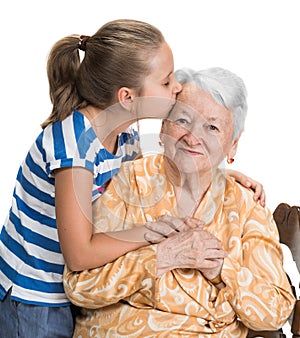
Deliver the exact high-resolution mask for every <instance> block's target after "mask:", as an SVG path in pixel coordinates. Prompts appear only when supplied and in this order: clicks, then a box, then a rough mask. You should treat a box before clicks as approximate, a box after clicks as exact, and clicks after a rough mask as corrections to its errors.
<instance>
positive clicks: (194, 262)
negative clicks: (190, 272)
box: [145, 215, 227, 280]
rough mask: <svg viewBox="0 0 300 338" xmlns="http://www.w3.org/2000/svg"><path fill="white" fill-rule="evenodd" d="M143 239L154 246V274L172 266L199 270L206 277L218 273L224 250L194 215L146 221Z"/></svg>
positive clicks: (214, 276) (158, 274)
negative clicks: (145, 231)
mask: <svg viewBox="0 0 300 338" xmlns="http://www.w3.org/2000/svg"><path fill="white" fill-rule="evenodd" d="M145 227H146V228H147V229H148V230H150V231H149V232H147V233H146V234H145V239H146V240H147V241H148V242H150V243H156V244H158V245H157V277H160V276H161V275H162V274H164V273H166V272H168V271H170V270H172V269H176V268H189V269H197V270H199V271H201V273H202V275H203V276H204V277H205V278H207V279H208V280H212V279H214V278H216V277H217V276H219V275H220V273H221V269H222V266H223V261H224V258H225V257H226V256H227V252H226V251H224V250H223V249H222V243H221V241H220V240H219V239H217V238H216V237H215V236H214V235H212V234H211V233H209V232H208V231H206V230H204V224H203V222H201V221H199V220H197V219H195V218H186V219H179V218H176V217H173V216H168V215H166V216H161V217H160V218H159V219H158V220H157V221H156V222H147V223H146V224H145Z"/></svg>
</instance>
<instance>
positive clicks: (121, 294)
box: [64, 68, 294, 338]
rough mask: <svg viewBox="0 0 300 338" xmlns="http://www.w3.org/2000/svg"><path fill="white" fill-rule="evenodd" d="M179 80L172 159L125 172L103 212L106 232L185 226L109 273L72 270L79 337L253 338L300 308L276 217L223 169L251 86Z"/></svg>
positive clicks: (197, 75) (168, 137)
mask: <svg viewBox="0 0 300 338" xmlns="http://www.w3.org/2000/svg"><path fill="white" fill-rule="evenodd" d="M177 78H178V79H179V80H180V82H181V83H182V84H184V85H183V90H182V92H181V93H180V95H179V97H178V102H177V103H176V105H175V107H174V108H173V110H172V111H171V112H170V115H169V117H168V120H165V121H164V122H163V125H162V129H161V140H162V142H163V143H164V154H156V155H153V156H149V157H145V158H142V159H139V160H136V161H134V162H131V163H126V164H124V166H123V168H122V169H121V171H120V173H119V174H118V175H117V176H115V177H114V178H113V179H112V181H111V184H110V185H109V187H108V188H107V191H106V192H105V193H104V194H103V196H102V197H101V198H100V199H98V201H97V204H96V205H95V206H94V208H95V210H94V211H95V213H96V214H97V210H101V213H100V212H99V213H98V216H96V219H95V224H96V227H95V231H103V232H105V231H117V230H123V229H130V228H132V227H136V226H139V225H143V224H145V223H146V222H147V227H148V228H149V229H151V230H152V231H154V233H155V231H156V229H157V228H156V227H157V226H158V225H159V224H161V225H163V226H164V227H165V233H166V234H168V233H169V232H170V231H171V230H172V229H171V228H172V227H174V225H172V224H173V223H174V222H173V221H174V219H175V218H176V219H177V220H178V229H175V231H174V230H173V234H172V236H169V237H168V238H166V239H164V240H161V235H160V234H161V233H162V232H163V231H162V230H161V229H158V230H157V231H158V235H157V238H156V236H154V235H151V236H149V235H148V237H147V235H146V238H147V239H148V240H149V241H151V242H152V244H151V245H148V246H146V247H143V248H140V249H138V250H136V251H133V252H129V253H127V254H126V255H124V256H122V257H120V258H118V259H116V260H115V261H114V262H113V263H110V264H107V265H105V266H104V267H101V268H97V269H93V270H89V271H83V272H81V273H79V272H78V273H75V272H71V271H68V270H67V269H66V271H65V276H64V277H65V280H64V285H65V290H66V293H67V295H68V297H69V298H70V300H71V301H72V302H73V303H74V304H76V305H78V306H80V307H83V308H82V310H81V314H80V315H79V316H78V317H77V320H76V329H75V336H76V337H79V336H80V337H95V336H97V337H203V338H205V337H239V338H242V337H246V335H247V331H248V329H247V327H249V328H252V329H254V330H274V329H277V328H279V327H281V326H282V325H283V324H284V322H285V321H286V320H287V318H288V316H289V314H290V313H291V311H292V309H293V305H294V297H293V295H292V292H291V289H290V285H289V282H288V280H287V278H286V274H285V272H284V270H283V267H282V251H281V247H280V245H279V241H278V232H277V228H276V225H275V223H274V221H273V219H272V215H271V213H270V211H269V210H268V209H267V208H263V207H262V206H261V205H260V204H259V203H257V202H255V201H254V200H253V192H252V191H251V190H249V189H247V188H245V187H243V186H241V185H240V184H238V183H237V182H236V181H235V180H234V179H232V178H230V177H228V176H227V175H226V174H225V173H224V170H222V169H221V167H222V166H221V164H222V162H223V160H224V159H226V158H227V160H228V161H229V162H231V161H232V159H233V158H234V156H235V153H236V150H237V145H238V141H239V137H240V134H241V132H242V131H243V128H244V121H245V116H246V110H247V104H246V89H245V87H244V84H243V82H242V80H241V79H240V78H239V77H237V76H236V75H234V74H232V73H231V72H229V71H227V70H224V69H220V68H210V69H207V70H204V71H199V72H194V71H192V70H182V71H180V72H178V73H177ZM186 219H188V220H189V221H186V222H184V220H186ZM155 220H158V222H154V221H155ZM170 220H172V222H169V221H170ZM180 220H182V221H180ZM197 220H201V222H199V221H197ZM152 221H153V222H152ZM144 233H145V228H144V227H143V226H141V236H143V235H144Z"/></svg>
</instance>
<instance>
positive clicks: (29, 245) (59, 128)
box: [0, 111, 139, 306]
mask: <svg viewBox="0 0 300 338" xmlns="http://www.w3.org/2000/svg"><path fill="white" fill-rule="evenodd" d="M138 149H139V138H138V134H137V132H136V131H133V130H127V131H126V132H124V133H122V134H120V136H119V147H118V150H117V152H116V155H113V154H111V153H109V152H108V151H107V150H106V149H105V148H104V147H103V145H102V143H101V142H100V140H99V139H98V138H97V136H96V134H95V132H94V130H93V128H92V127H91V124H90V122H89V120H88V119H87V118H86V117H84V115H83V114H81V113H80V112H79V111H75V112H74V113H73V114H72V115H70V116H69V117H67V118H66V119H65V120H63V121H58V122H55V123H53V124H50V125H48V126H47V127H46V128H45V129H44V130H43V131H42V132H41V133H40V135H39V136H38V137H37V139H36V141H35V142H34V144H33V145H32V147H31V148H30V150H29V152H28V154H27V156H26V158H25V160H24V162H23V163H22V165H21V166H20V169H19V172H18V174H17V179H16V185H15V189H14V193H13V199H12V206H11V209H10V211H9V214H8V217H7V219H6V221H5V223H4V225H3V227H2V231H1V234H0V299H3V298H4V297H5V295H6V293H7V291H8V290H9V289H10V288H11V287H12V293H11V298H12V299H14V300H17V301H20V302H25V303H28V304H37V305H46V306H64V305H69V301H68V299H67V297H66V295H65V293H64V289H63V284H62V273H63V269H64V259H63V256H62V253H61V249H60V245H59V241H58V233H57V227H56V217H55V186H54V176H53V171H54V170H55V169H58V168H64V167H73V166H77V167H83V168H86V169H87V170H89V171H91V172H92V173H93V174H94V182H93V191H92V199H93V201H94V200H96V199H97V198H98V197H99V196H100V195H101V193H102V191H103V186H104V184H105V183H106V182H107V181H108V180H109V179H110V178H111V177H112V176H113V175H115V174H116V173H117V172H118V171H119V169H120V166H121V163H122V161H127V160H132V159H134V158H135V157H136V155H137V152H138Z"/></svg>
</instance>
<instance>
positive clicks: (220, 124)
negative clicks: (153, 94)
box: [161, 84, 238, 173]
mask: <svg viewBox="0 0 300 338" xmlns="http://www.w3.org/2000/svg"><path fill="white" fill-rule="evenodd" d="M232 135H233V114H232V112H231V111H230V110H228V109H227V108H226V107H225V106H223V105H220V104H218V103H217V102H216V101H215V100H214V99H213V97H212V96H211V95H210V94H209V93H208V92H205V91H204V90H202V89H200V88H199V87H197V85H195V84H185V85H184V86H183V90H182V92H181V93H180V94H179V95H178V101H177V103H176V105H175V106H174V108H173V110H172V111H171V113H170V115H169V117H168V120H166V121H165V122H164V124H163V127H162V133H161V139H162V141H163V143H164V148H165V155H166V158H167V159H169V160H171V161H172V162H173V163H174V164H175V165H176V167H177V168H178V170H179V171H180V172H181V173H188V172H190V173H191V172H205V171H208V170H209V171H210V170H212V169H215V168H217V167H218V165H219V164H220V163H221V162H222V161H223V159H224V158H225V157H226V156H227V155H234V154H235V151H236V147H237V142H238V140H233V139H232ZM230 157H233V156H230Z"/></svg>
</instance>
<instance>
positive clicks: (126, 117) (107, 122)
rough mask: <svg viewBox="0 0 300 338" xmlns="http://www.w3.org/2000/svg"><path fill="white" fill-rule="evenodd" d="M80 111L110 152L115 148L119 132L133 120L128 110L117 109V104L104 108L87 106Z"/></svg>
mask: <svg viewBox="0 0 300 338" xmlns="http://www.w3.org/2000/svg"><path fill="white" fill-rule="evenodd" d="M81 112H82V114H84V116H85V117H86V118H87V119H88V120H89V121H90V123H91V126H92V128H93V129H94V131H95V134H96V135H97V137H98V139H99V140H100V141H101V143H102V144H103V146H104V147H105V148H106V149H107V150H108V151H109V152H111V153H114V152H115V151H116V149H117V141H118V136H119V134H120V133H122V132H123V131H124V130H126V129H127V128H128V127H129V126H130V125H131V124H132V123H133V122H135V119H133V118H132V116H131V114H130V112H129V111H127V110H125V109H117V105H114V106H113V107H112V108H111V109H106V110H101V109H98V108H95V107H93V106H88V107H86V108H84V109H81Z"/></svg>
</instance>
